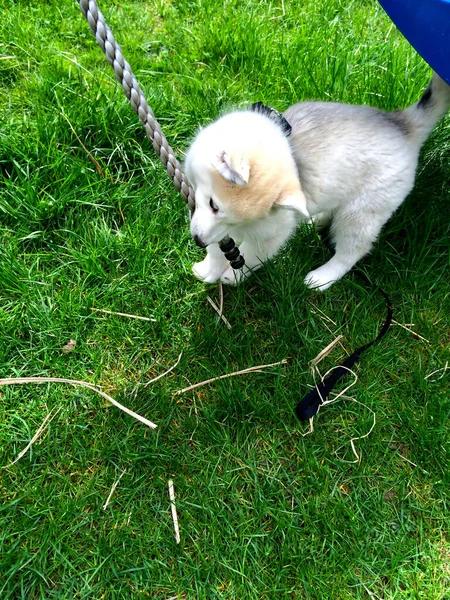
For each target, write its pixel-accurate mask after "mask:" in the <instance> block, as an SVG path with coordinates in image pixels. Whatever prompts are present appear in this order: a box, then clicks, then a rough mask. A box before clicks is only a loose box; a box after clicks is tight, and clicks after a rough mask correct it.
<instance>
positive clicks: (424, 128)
mask: <svg viewBox="0 0 450 600" xmlns="http://www.w3.org/2000/svg"><path fill="white" fill-rule="evenodd" d="M449 107H450V86H449V85H448V84H447V83H446V82H445V81H444V80H443V79H441V78H440V77H439V75H438V74H437V73H433V78H432V79H431V81H430V83H429V85H428V87H427V89H426V90H425V92H424V93H423V95H422V97H421V98H420V100H419V101H418V102H416V103H415V104H413V105H412V106H410V107H409V108H407V109H406V110H405V115H407V116H408V119H409V120H410V122H411V123H412V124H413V128H414V134H415V136H416V137H417V138H418V140H419V142H420V145H422V144H423V142H424V141H425V140H426V139H427V137H428V136H429V135H430V133H431V131H432V130H433V128H434V126H435V125H436V123H437V122H438V121H439V120H440V119H442V117H443V116H444V115H445V113H446V112H447V110H448V109H449Z"/></svg>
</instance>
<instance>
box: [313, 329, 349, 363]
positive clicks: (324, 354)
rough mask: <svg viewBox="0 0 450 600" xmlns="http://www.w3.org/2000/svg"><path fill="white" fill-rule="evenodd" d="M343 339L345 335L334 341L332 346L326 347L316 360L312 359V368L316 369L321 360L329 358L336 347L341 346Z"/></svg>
mask: <svg viewBox="0 0 450 600" xmlns="http://www.w3.org/2000/svg"><path fill="white" fill-rule="evenodd" d="M343 337H344V336H343V335H338V336H337V338H336V339H334V340H333V341H332V342H331V343H330V344H328V346H325V348H324V349H323V350H321V352H319V354H318V355H317V356H316V357H315V358H313V359H312V361H311V363H310V364H311V366H313V367H315V366H316V365H318V364H319V363H320V361H321V360H323V359H324V358H325V357H326V356H328V355H329V354H330V352H331V351H332V350H334V347H335V346H337V345H338V344H339V342H340V341H341V340H342V338H343Z"/></svg>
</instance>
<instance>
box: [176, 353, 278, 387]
mask: <svg viewBox="0 0 450 600" xmlns="http://www.w3.org/2000/svg"><path fill="white" fill-rule="evenodd" d="M286 363H287V358H283V360H280V362H276V363H271V364H270V365H258V366H256V367H249V368H248V369H243V370H242V371H235V372H234V373H227V374H226V375H220V376H219V377H213V378H212V379H207V380H206V381H200V382H199V383H194V384H193V385H190V386H188V387H185V388H183V389H182V390H178V391H176V392H175V394H177V395H179V394H184V392H190V391H191V390H195V388H198V387H201V386H202V385H207V384H208V383H212V382H213V381H219V379H226V378H227V377H234V376H235V375H244V374H245V373H264V372H265V371H262V369H266V368H268V367H276V366H278V365H285V364H286Z"/></svg>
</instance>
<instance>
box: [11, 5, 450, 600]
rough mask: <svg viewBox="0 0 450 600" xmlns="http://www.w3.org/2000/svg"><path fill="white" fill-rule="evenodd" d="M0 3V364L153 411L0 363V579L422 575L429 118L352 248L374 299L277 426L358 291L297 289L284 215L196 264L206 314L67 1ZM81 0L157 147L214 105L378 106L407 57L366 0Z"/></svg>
mask: <svg viewBox="0 0 450 600" xmlns="http://www.w3.org/2000/svg"><path fill="white" fill-rule="evenodd" d="M1 5H2V13H1V14H2V18H1V21H0V84H1V85H0V122H1V126H0V176H1V184H0V377H5V378H6V377H32V376H34V377H59V378H68V379H76V380H82V381H85V382H89V383H91V384H92V385H96V386H99V388H100V389H102V390H103V391H104V392H106V393H107V394H109V395H110V396H112V397H113V398H115V399H116V400H117V401H118V402H121V403H122V404H125V405H126V406H128V407H129V408H130V409H132V410H134V411H136V412H137V413H139V414H141V415H143V416H144V417H146V418H148V419H150V420H151V421H153V422H155V423H156V424H157V426H158V427H157V429H150V428H148V427H146V426H145V425H143V424H142V423H140V422H138V421H137V420H135V419H134V418H132V417H130V416H129V415H127V414H125V413H124V412H122V411H120V410H119V409H118V408H116V407H114V406H112V405H111V404H110V403H109V402H107V401H106V400H105V399H103V398H102V397H100V396H99V395H98V394H96V393H94V392H93V391H90V390H89V389H86V388H82V387H74V386H71V385H67V384H61V383H46V384H42V385H37V384H27V385H13V386H8V387H6V386H4V387H0V467H2V468H0V494H1V505H0V550H1V551H0V598H2V600H16V599H19V598H20V599H26V600H34V599H45V600H53V599H71V598H74V599H102V600H103V599H104V600H110V599H111V600H113V599H114V600H116V599H117V600H121V599H123V600H125V599H130V598H154V599H157V600H168V599H169V598H173V599H174V600H175V599H178V600H181V599H183V600H190V599H196V600H203V599H232V600H236V599H237V600H240V599H258V600H263V599H272V598H274V599H279V598H295V599H301V600H303V599H311V600H312V599H314V600H321V599H324V600H327V599H333V600H344V599H361V600H362V599H378V598H383V599H384V600H387V599H394V598H395V599H408V600H410V599H419V598H420V599H426V600H444V599H447V600H448V599H449V598H450V567H449V563H450V533H449V528H450V492H449V489H450V469H449V467H450V445H449V443H450V430H449V427H448V422H449V414H450V383H449V373H450V369H448V370H447V369H446V365H447V366H448V364H449V362H450V351H449V344H450V283H449V256H450V242H449V240H450V236H449V230H450V218H449V215H450V210H449V201H450V183H449V182H450V166H449V155H450V143H449V132H450V119H449V118H447V119H446V120H444V121H443V122H442V123H441V124H440V125H439V126H438V127H437V128H436V129H435V131H434V132H433V134H432V135H431V137H430V139H429V140H428V142H427V143H426V145H425V147H424V149H423V152H422V154H421V160H420V166H419V170H418V176H417V181H416V187H415V190H414V191H413V193H412V194H411V195H410V196H409V197H408V199H407V200H406V202H405V203H404V205H403V206H402V207H401V209H400V210H399V211H398V212H397V213H396V214H395V215H394V216H393V217H392V219H391V220H390V222H389V223H388V224H387V226H386V227H385V229H384V230H383V233H382V235H381V236H380V239H379V241H378V243H377V245H376V247H375V249H374V251H373V252H372V254H371V255H370V256H369V257H367V258H365V259H364V260H363V261H362V263H361V268H362V269H363V270H364V272H365V274H366V275H367V276H368V277H369V278H370V279H371V280H372V281H373V282H375V283H377V284H379V285H380V286H381V287H383V289H385V290H386V292H387V293H388V294H389V295H390V297H391V299H392V303H393V306H394V319H395V321H396V323H395V324H393V326H392V329H391V331H390V332H389V334H388V335H387V336H386V337H385V338H383V340H382V341H381V342H380V343H379V344H378V345H377V346H374V347H373V348H372V349H370V350H369V351H368V352H367V354H366V355H364V356H363V358H362V359H361V362H360V363H359V364H358V365H357V366H356V367H355V372H356V375H357V377H358V379H357V381H356V383H355V385H354V386H353V387H352V388H351V389H349V390H348V391H347V392H346V394H345V396H346V397H344V398H341V399H339V401H337V402H336V404H331V405H328V406H326V407H324V408H323V409H322V410H321V411H320V413H319V415H318V416H317V417H316V418H315V420H314V430H313V432H312V433H310V434H309V435H304V434H305V433H307V432H308V426H307V425H305V424H302V423H300V422H299V421H298V420H297V419H296V416H295V414H294V412H293V409H294V406H295V403H296V402H297V401H298V400H299V399H300V398H301V397H302V396H303V395H304V394H305V393H306V392H307V391H308V390H309V389H311V386H312V385H313V384H314V378H313V373H312V371H311V367H310V361H311V360H312V359H313V358H314V357H315V356H316V355H317V354H318V353H319V352H320V351H321V350H322V349H323V348H324V347H325V346H327V345H328V344H329V343H330V342H332V341H333V340H334V339H335V338H336V337H337V336H338V335H342V336H343V337H342V339H341V343H340V344H339V345H337V346H336V347H335V348H334V350H333V351H332V352H331V354H330V355H329V356H327V357H326V358H325V359H324V360H323V361H322V362H321V363H320V364H319V368H320V371H321V373H322V374H323V373H325V371H327V370H328V369H329V368H331V367H332V366H334V365H336V364H339V362H340V361H342V360H343V359H344V358H345V356H347V355H348V354H349V353H350V352H351V351H352V350H353V349H354V348H355V347H357V346H358V345H361V344H363V343H365V342H366V341H367V340H369V339H371V338H373V337H374V336H375V335H376V332H377V330H378V328H379V327H380V325H381V323H382V321H383V319H384V315H385V305H384V301H383V297H382V296H381V295H379V294H378V293H376V292H374V291H373V288H370V287H368V286H367V285H365V284H364V283H361V280H360V279H358V277H357V275H356V274H355V273H351V274H350V275H348V276H347V277H345V278H344V279H343V280H342V281H340V282H339V283H337V284H336V285H334V286H333V287H332V288H331V289H330V290H329V291H327V292H325V293H323V294H320V293H315V292H312V291H310V290H307V289H306V288H305V287H304V285H303V277H304V275H305V274H306V273H307V272H308V271H309V270H310V269H311V268H313V267H314V266H317V265H318V264H320V262H321V261H323V260H324V259H325V258H326V256H327V254H328V251H327V250H326V248H325V247H324V246H323V245H322V243H321V241H320V239H319V238H318V236H317V235H316V234H315V233H314V231H313V230H312V229H310V228H308V227H304V228H302V229H300V230H299V231H298V233H297V235H296V236H295V237H294V238H293V239H292V240H291V241H290V242H289V244H288V245H287V247H286V248H285V249H284V250H283V252H282V253H281V254H280V255H279V256H278V257H277V258H276V260H274V261H273V262H272V263H271V264H268V265H267V266H266V267H264V268H263V269H261V270H260V271H259V272H258V273H257V274H255V275H254V276H253V277H252V278H251V279H250V280H248V281H247V282H246V283H245V284H244V285H242V286H241V287H238V288H226V289H225V290H224V315H225V316H226V318H227V320H228V321H229V323H230V325H231V329H228V328H227V327H226V326H225V324H224V323H223V322H222V321H218V318H217V315H216V313H215V312H214V311H213V309H212V308H211V306H210V304H209V303H208V301H207V297H208V296H210V297H211V298H212V299H213V300H214V301H215V302H218V295H219V291H218V288H217V286H206V285H204V284H202V283H200V282H199V281H197V280H195V278H194V277H193V275H192V273H191V266H192V264H193V262H195V261H198V260H199V259H200V258H201V256H202V254H203V252H202V251H201V250H200V249H198V248H196V247H195V245H194V244H193V242H192V240H191V239H190V236H189V227H188V218H187V214H186V209H185V208H184V206H183V203H182V201H181V200H180V197H179V196H178V194H177V192H176V191H175V190H174V188H173V187H172V184H171V182H170V181H169V179H168V178H167V175H166V173H165V171H164V169H163V168H162V167H161V165H160V164H159V162H158V160H157V159H156V158H155V157H154V155H153V149H152V147H151V144H150V143H149V142H148V140H147V139H146V137H145V133H144V131H143V129H142V128H141V126H140V125H139V123H138V121H137V118H136V116H135V115H134V113H133V112H132V110H131V108H130V107H129V105H128V103H127V100H126V99H125V97H124V95H123V92H122V90H121V89H120V88H119V87H118V85H117V83H116V81H115V79H114V75H113V73H112V70H111V68H110V67H109V65H108V64H107V63H106V61H105V59H104V57H103V54H102V53H101V51H100V49H99V47H98V46H97V45H96V42H95V40H94V38H93V37H92V35H91V33H90V31H89V29H88V26H87V23H86V22H85V20H84V18H83V17H82V15H81V13H80V10H79V7H78V5H77V2H75V1H74V0H73V1H72V0H58V1H56V0H48V1H47V2H42V1H41V0H3V1H2V3H1ZM100 8H101V9H102V11H103V12H104V14H105V17H106V20H107V22H108V23H109V24H110V26H111V29H112V30H113V32H114V34H115V36H116V38H117V40H118V42H119V43H120V45H121V47H122V50H123V53H124V55H125V57H126V58H127V60H128V61H129V62H130V64H131V65H132V67H133V70H134V72H135V74H136V76H137V77H138V79H139V81H140V83H141V86H142V88H143V90H144V91H145V93H146V96H147V99H148V101H149V104H150V106H152V108H153V110H154V112H155V115H156V117H157V118H158V120H159V121H160V123H161V126H162V128H163V130H164V132H165V134H166V136H167V138H168V139H169V141H170V143H171V145H172V147H173V148H174V149H175V150H176V152H177V154H178V156H179V158H180V159H182V153H183V151H184V150H185V148H186V147H187V145H188V143H189V140H190V139H191V138H192V136H193V134H194V133H195V131H196V129H197V128H198V127H199V126H200V125H201V124H204V123H207V122H208V121H210V120H212V119H214V118H216V117H217V115H219V114H220V113H222V112H223V111H224V110H226V109H227V108H230V107H236V106H246V105H248V103H249V102H254V101H258V100H261V101H263V102H265V103H267V104H269V105H271V106H274V107H276V108H277V109H279V110H284V109H286V108H287V107H288V106H289V105H290V104H292V103H294V102H296V101H298V100H302V99H318V100H333V101H342V102H352V103H367V104H373V105H375V106H378V107H381V108H383V109H396V108H399V107H404V106H407V105H408V104H410V103H412V102H414V101H415V100H416V99H417V98H418V97H419V96H420V94H421V92H422V91H423V89H424V88H425V86H426V85H427V82H428V80H429V78H430V75H431V72H430V69H429V67H428V66H427V65H426V64H425V63H424V62H423V60H422V59H421V58H420V57H419V56H418V55H417V54H416V53H415V51H414V50H413V49H412V48H411V47H410V46H409V44H408V43H407V42H406V41H405V40H404V39H403V38H402V36H401V35H400V34H399V32H398V31H397V30H396V29H395V27H394V26H393V25H392V23H391V22H390V20H389V19H388V18H387V16H386V15H385V13H384V12H383V10H382V9H381V8H380V7H379V5H378V3H377V2H376V1H375V0H346V1H344V0H304V1H303V2H289V1H288V0H284V2H283V1H282V0H280V1H275V0H274V1H260V2H258V1H257V0H245V1H239V0H225V1H224V2H215V1H213V0H177V1H176V2H175V1H174V2H170V0H158V1H154V2H148V1H144V0H124V1H123V2H118V1H117V0H103V2H101V5H100ZM93 309H97V310H93ZM101 310H103V311H111V312H112V313H117V312H121V313H128V314H131V315H137V316H143V317H147V318H148V319H152V320H139V319H133V318H130V317H124V316H120V315H117V314H110V313H108V312H100V311H101ZM69 340H74V341H75V342H76V345H75V347H73V344H72V347H71V348H69V350H70V351H66V350H67V348H66V349H65V348H64V346H66V345H67V344H68V342H69ZM181 352H182V356H181V359H180V362H179V364H178V365H177V366H176V368H175V369H173V371H171V372H170V373H169V374H167V375H166V376H164V377H162V378H160V379H159V380H157V381H155V382H153V383H151V384H149V385H148V386H143V385H139V384H142V383H146V382H148V381H150V380H152V379H153V378H155V377H157V376H158V375H160V374H162V373H164V372H165V371H166V370H167V369H169V368H170V367H171V366H173V365H174V364H175V363H176V361H177V358H178V356H179V355H180V353H181ZM285 358H287V359H288V361H287V363H286V364H284V365H279V366H275V367H271V368H268V369H266V370H265V372H257V373H248V374H243V375H240V376H236V377H230V378H227V379H223V380H220V381H216V382H213V383H211V384H208V385H205V386H202V387H199V388H197V389H195V390H192V391H190V392H186V393H184V394H177V393H176V392H177V391H178V390H180V389H181V388H184V387H186V386H189V385H190V384H193V383H197V382H201V381H204V380H206V379H209V378H214V377H218V376H220V375H223V374H226V373H231V372H234V371H237V370H241V369H245V368H248V367H251V366H254V365H261V364H268V363H276V362H279V361H282V360H283V359H285ZM352 380H353V378H352V377H349V378H348V379H347V380H346V381H343V382H342V384H341V385H340V388H339V389H340V390H342V389H343V388H344V387H345V386H346V385H348V384H349V383H351V381H352ZM51 411H53V412H52V415H53V416H54V418H53V420H52V421H51V422H50V423H49V424H47V425H46V427H45V428H44V430H43V431H42V433H41V435H40V437H39V438H38V439H37V440H36V441H35V442H34V443H33V444H32V446H31V448H30V449H29V450H28V451H27V452H26V454H25V455H24V456H23V457H22V458H21V459H20V460H18V461H17V462H16V463H15V464H13V465H11V463H12V462H13V461H14V459H15V458H16V457H17V456H18V455H19V453H20V452H21V450H23V449H24V448H25V447H26V445H27V444H28V442H30V440H31V438H32V437H33V435H34V433H35V432H36V431H37V430H38V428H39V426H40V425H41V423H42V422H43V421H44V419H45V417H46V415H48V414H49V413H50V412H51ZM372 427H373V429H372ZM369 431H370V434H369V435H367V436H366V437H362V436H365V435H366V434H368V433H369ZM355 438H361V439H357V440H356V441H354V442H353V444H354V447H355V452H356V454H357V456H358V459H356V456H355V454H354V453H353V451H352V445H351V444H352V440H353V439H355ZM5 467H6V468H5ZM119 478H120V480H119ZM169 479H172V480H173V482H174V489H175V494H176V507H177V512H178V519H179V524H180V536H181V541H180V543H179V544H177V543H176V541H175V537H174V526H173V520H172V514H171V505H170V500H169V492H168V480H169ZM118 480H119V481H118ZM117 481H118V484H117V487H116V488H115V490H114V492H113V494H112V496H111V497H110V499H109V503H108V505H107V507H106V508H104V505H105V503H106V501H107V499H108V496H109V495H110V492H111V491H112V487H113V484H114V483H115V482H117Z"/></svg>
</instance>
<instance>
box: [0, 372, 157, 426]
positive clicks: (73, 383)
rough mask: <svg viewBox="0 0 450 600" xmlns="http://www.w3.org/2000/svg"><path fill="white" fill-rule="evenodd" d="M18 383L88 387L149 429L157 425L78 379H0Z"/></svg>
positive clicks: (4, 381) (3, 382)
mask: <svg viewBox="0 0 450 600" xmlns="http://www.w3.org/2000/svg"><path fill="white" fill-rule="evenodd" d="M18 383H70V384H71V385H75V386H77V385H78V386H80V387H85V388H88V389H89V390H92V391H93V392H96V393H97V394H100V396H102V398H105V400H108V402H111V404H113V405H114V406H116V407H117V408H120V410H123V411H124V412H126V413H127V415H130V417H133V418H134V419H137V420H138V421H140V422H141V423H144V425H147V427H150V428H151V429H156V427H157V425H155V424H154V423H152V422H151V421H149V420H148V419H146V418H145V417H141V415H138V414H137V413H135V412H134V411H132V410H130V409H129V408H127V407H126V406H123V404H120V403H119V402H117V400H114V398H111V396H109V395H108V394H106V393H105V392H103V391H102V390H99V389H98V388H96V387H94V386H93V385H92V384H90V383H87V382H86V381H78V380H76V379H65V378H62V377H17V378H6V379H0V386H2V385H15V384H18Z"/></svg>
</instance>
